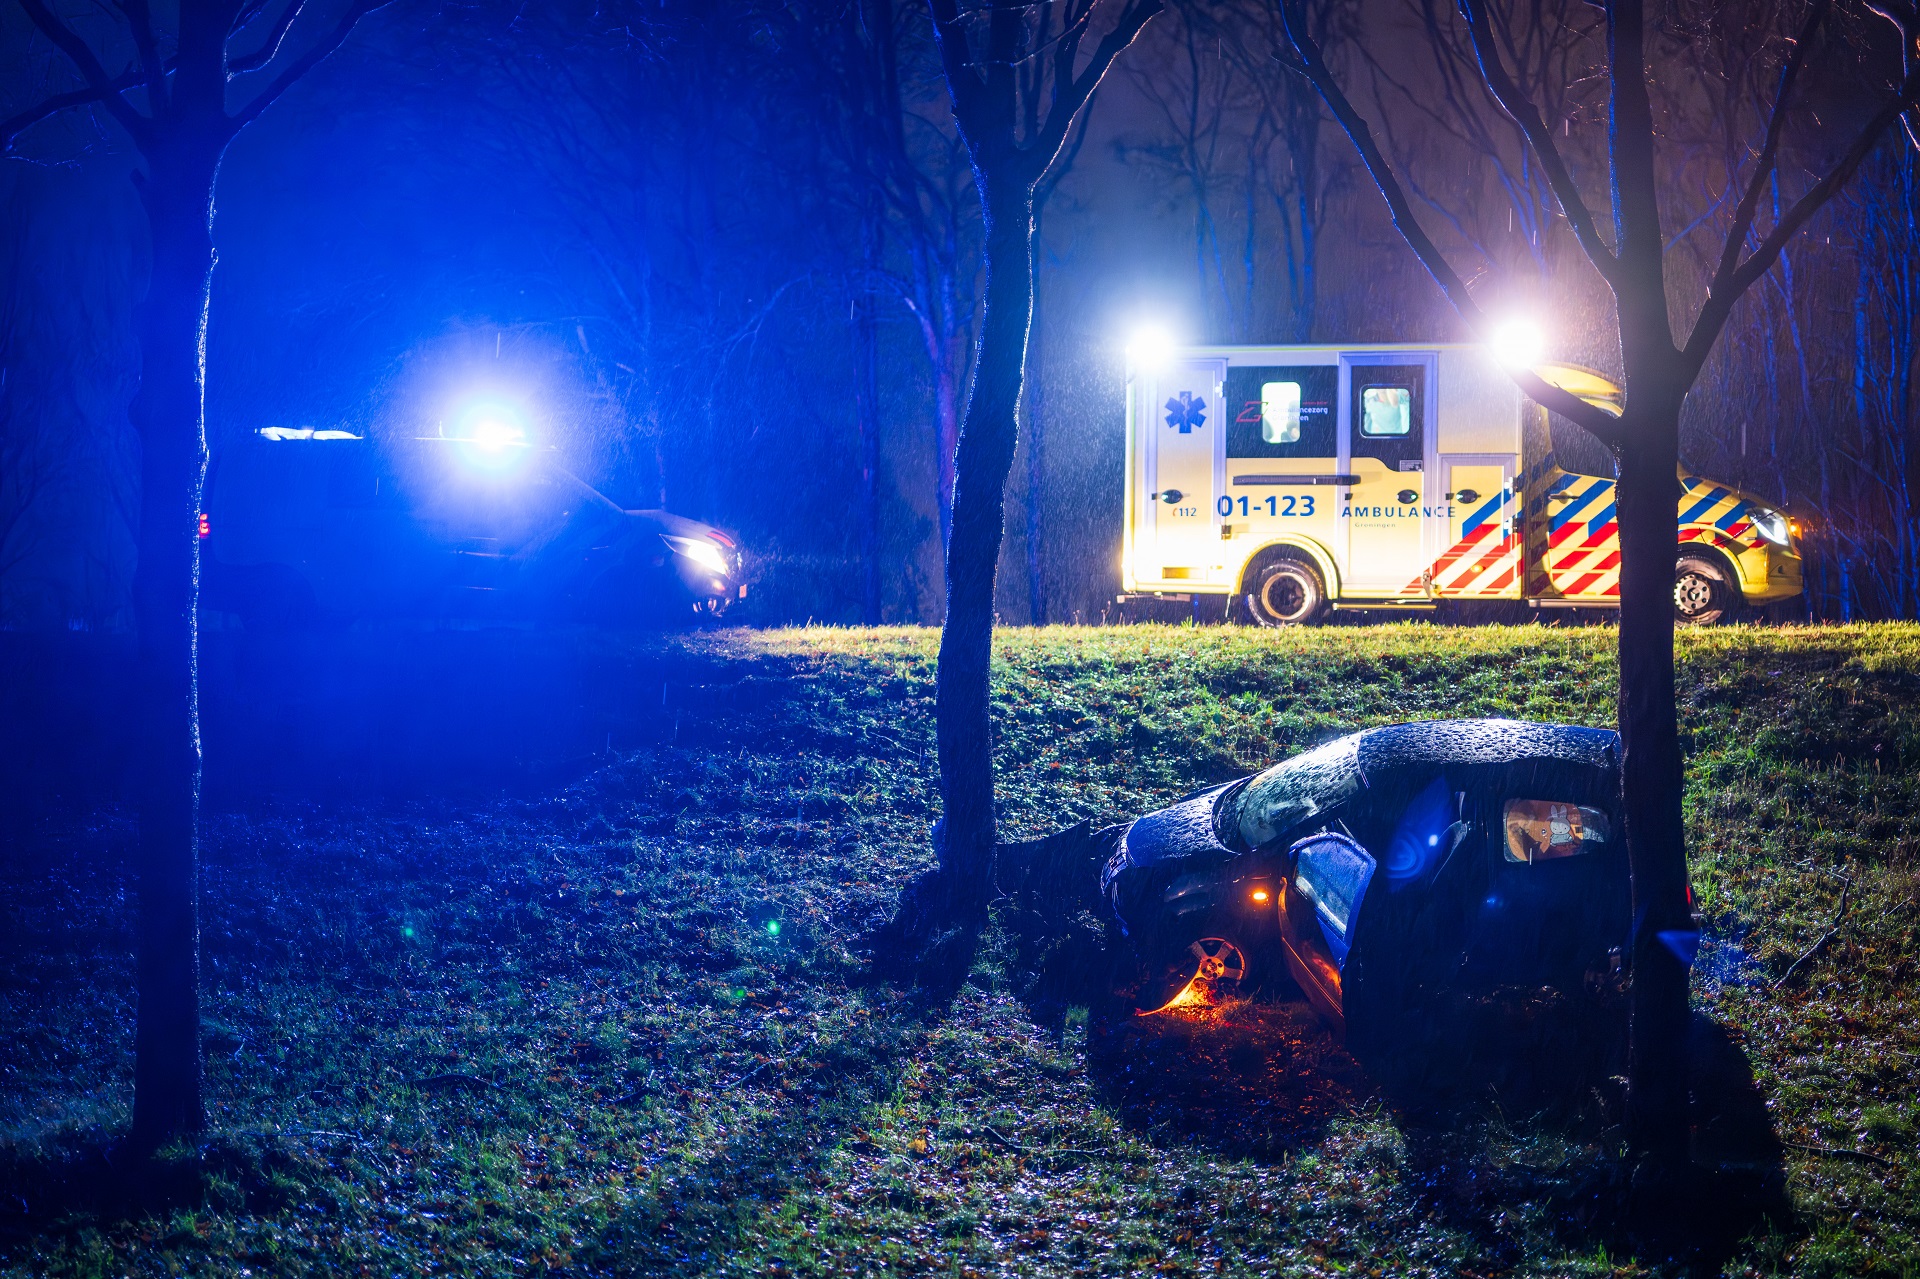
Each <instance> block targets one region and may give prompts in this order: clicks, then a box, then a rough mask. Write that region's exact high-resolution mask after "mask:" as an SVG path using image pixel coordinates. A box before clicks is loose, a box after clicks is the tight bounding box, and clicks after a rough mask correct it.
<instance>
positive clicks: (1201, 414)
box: [1167, 391, 1207, 435]
mask: <svg viewBox="0 0 1920 1279" xmlns="http://www.w3.org/2000/svg"><path fill="white" fill-rule="evenodd" d="M1206 424H1207V402H1206V400H1204V399H1202V398H1201V397H1200V396H1197V395H1195V394H1194V393H1193V392H1192V391H1182V392H1180V394H1178V395H1176V396H1174V397H1173V398H1172V399H1170V400H1168V401H1167V425H1168V426H1176V427H1179V428H1180V434H1182V435H1191V434H1193V429H1194V428H1195V427H1196V426H1205V425H1206Z"/></svg>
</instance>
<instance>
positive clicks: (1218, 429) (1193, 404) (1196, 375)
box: [1138, 359, 1227, 583]
mask: <svg viewBox="0 0 1920 1279" xmlns="http://www.w3.org/2000/svg"><path fill="white" fill-rule="evenodd" d="M1226 373H1227V362H1226V360H1224V359H1197V360H1185V361H1181V362H1179V363H1176V364H1172V365H1170V366H1168V367H1167V368H1166V369H1164V370H1162V371H1161V372H1159V373H1157V374H1156V375H1155V376H1154V393H1153V396H1152V398H1151V399H1150V400H1148V403H1149V404H1150V405H1152V406H1154V407H1153V408H1152V410H1151V417H1150V418H1149V421H1150V422H1151V423H1152V427H1151V435H1150V438H1151V439H1152V441H1153V445H1152V466H1151V470H1150V475H1151V476H1152V478H1151V480H1150V481H1149V482H1150V484H1151V485H1152V489H1151V491H1150V492H1149V494H1148V498H1147V501H1146V503H1145V504H1144V505H1145V511H1146V521H1145V522H1146V524H1147V526H1148V529H1149V532H1150V536H1151V537H1152V538H1153V545H1154V548H1155V551H1156V552H1157V555H1156V556H1154V557H1153V558H1151V559H1148V560H1143V561H1141V563H1140V568H1139V570H1138V571H1139V574H1140V576H1141V577H1143V578H1150V577H1155V576H1157V578H1158V580H1160V581H1163V582H1168V583H1179V582H1189V581H1190V582H1195V583H1200V582H1204V581H1205V580H1206V578H1207V573H1208V570H1209V568H1210V566H1211V565H1212V564H1213V563H1214V562H1216V561H1218V560H1219V559H1220V549H1219V548H1220V515H1219V512H1218V511H1217V510H1216V509H1215V501H1216V499H1217V497H1218V496H1219V483H1220V474H1221V466H1222V464H1223V461H1224V459H1225V456H1226V453H1225V449H1224V447H1223V439H1222V436H1223V432H1224V431H1225V429H1226V417H1227V414H1226V412H1225V411H1224V409H1225V406H1224V405H1223V404H1222V403H1221V398H1222V390H1223V385H1224V383H1225V380H1226Z"/></svg>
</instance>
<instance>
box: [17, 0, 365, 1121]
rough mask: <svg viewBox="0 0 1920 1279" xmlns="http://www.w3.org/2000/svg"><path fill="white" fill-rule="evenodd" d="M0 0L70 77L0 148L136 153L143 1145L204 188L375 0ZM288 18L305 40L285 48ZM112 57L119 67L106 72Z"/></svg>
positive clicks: (193, 431) (192, 853)
mask: <svg viewBox="0 0 1920 1279" xmlns="http://www.w3.org/2000/svg"><path fill="white" fill-rule="evenodd" d="M18 3H19V5H20V9H21V11H22V12H24V13H25V14H26V16H27V17H28V19H30V20H31V21H32V23H33V25H34V26H35V27H36V28H37V29H38V30H39V31H40V32H41V34H42V35H44V36H45V37H46V39H47V40H48V41H49V42H50V43H51V44H52V45H53V46H54V48H56V49H57V50H59V52H60V54H61V55H63V56H64V57H65V59H66V60H67V61H68V62H69V63H71V65H72V68H73V70H74V71H75V72H77V73H78V75H79V77H80V79H81V81H82V84H81V85H80V87H77V88H74V89H71V90H68V91H66V92H62V93H58V94H55V95H53V96H51V97H48V98H46V99H44V100H43V101H41V102H39V103H37V104H35V105H33V106H30V107H27V108H25V109H24V110H22V111H20V112H18V113H17V114H15V115H14V116H12V117H11V118H9V119H7V120H6V121H5V122H4V123H0V145H9V146H10V145H11V144H12V142H13V139H15V138H16V137H18V136H19V134H20V133H21V132H22V131H23V130H25V129H26V128H29V127H31V126H32V125H34V124H37V123H39V122H40V121H42V120H45V119H48V118H50V117H51V116H52V115H54V114H56V113H57V112H59V111H61V110H64V109H67V108H70V107H81V106H98V107H100V108H102V109H104V110H105V111H106V113H107V114H108V115H109V116H110V117H111V118H112V119H113V120H114V122H115V123H117V124H118V125H119V126H120V127H121V129H123V130H124V131H125V132H126V135H127V137H128V138H129V139H131V140H132V142H133V145H134V148H135V150H136V151H137V152H138V154H139V156H140V160H141V169H140V172H139V173H138V175H137V179H136V180H137V182H138V184H139V189H140V197H141V201H142V203H143V204H144V206H145V209H146V215H147V228H148V231H149V235H150V257H151V267H150V274H149V279H148V284H147V295H146V298H145V300H144V301H142V302H141V303H140V304H139V306H138V308H137V310H136V314H135V320H134V324H135V329H136V332H137V334H138V338H139V343H140V389H139V391H138V393H137V394H136V395H135V396H134V399H133V403H132V405H131V407H130V410H129V413H130V416H131V418H132V420H133V425H134V428H135V430H136V431H137V432H138V434H139V437H140V446H141V459H140V515H139V524H138V532H137V538H136V541H137V545H138V555H139V562H138V566H137V567H136V569H135V573H134V582H133V607H134V618H135V625H136V628H137V631H138V641H139V642H138V653H139V655H138V659H137V660H138V681H139V685H138V686H139V688H140V697H141V705H140V707H139V708H138V718H139V740H140V751H139V758H140V760H141V778H140V782H139V816H140V836H139V845H138V854H137V857H136V863H135V864H136V867H137V874H138V882H139V924H138V937H139V955H138V960H137V965H138V977H139V988H140V1009H139V1017H138V1023H137V1025H136V1028H135V1032H134V1044H135V1060H134V1104H133V1131H132V1134H131V1141H132V1144H133V1145H134V1146H135V1147H136V1148H144V1149H152V1148H155V1147H157V1146H159V1145H162V1144H164V1143H165V1142H167V1141H169V1140H171V1139H173V1138H175V1137H179V1136H183V1135H187V1134H191V1133H194V1132H197V1131H199V1129H200V1127H201V1125H202V1122H203V1108H202V1102H201V1061H200V996H199V980H200V921H199V884H198V880H199V870H198V859H199V829H198V827H199V807H200V721H199V694H198V671H197V666H196V661H197V653H198V635H197V620H196V613H197V608H198V595H199V577H200V554H199V540H198V538H197V537H196V535H195V533H196V524H197V521H198V515H199V511H200V497H201V485H202V483H203V481H204V479H205V475H206V461H207V453H206V430H205V417H204V389H205V388H204V381H203V377H204V372H205V367H204V362H203V354H204V351H205V342H206V325H207V298H208V290H209V287H210V284H211V281H212V277H213V264H214V248H213V231H212V220H213V192H214V183H215V180H216V179H217V177H218V175H219V172H220V161H221V158H222V157H223V156H224V155H225V154H226V150H227V147H228V145H229V144H230V143H231V142H232V141H233V139H234V137H235V136H236V135H238V134H239V132H240V130H242V129H244V128H245V127H246V126H247V125H248V124H250V123H252V122H253V121H254V120H256V119H258V118H259V116H260V113H261V112H262V111H265V110H266V109H267V107H268V106H270V105H272V103H273V102H274V100H275V99H277V98H278V97H280V95H281V94H283V93H285V92H286V91H287V89H289V88H290V87H292V85H293V84H294V83H295V82H296V81H298V80H299V79H300V78H301V77H302V76H304V75H305V74H306V73H307V72H308V71H311V70H312V69H313V68H314V67H315V66H317V65H318V64H319V63H320V61H321V60H322V59H323V58H325V57H326V56H327V55H328V54H329V53H331V52H332V51H333V50H334V49H336V48H338V47H339V45H340V43H341V42H342V41H343V40H345V39H346V37H347V35H348V33H349V32H350V31H352V30H353V27H354V25H355V24H356V23H357V22H358V21H359V20H360V19H361V18H362V17H363V16H365V15H366V14H367V13H369V12H370V11H372V10H373V9H376V8H378V7H380V5H381V4H383V3H385V0H352V2H351V3H349V4H347V5H346V6H345V7H344V8H336V9H335V10H334V11H333V13H332V14H331V15H330V16H328V17H318V16H317V20H310V21H308V22H306V23H302V22H301V21H300V20H301V18H302V16H303V15H305V14H306V13H307V10H308V6H307V4H306V3H305V0H284V3H281V4H277V5H276V4H273V3H270V2H269V0H180V3H179V5H178V7H177V10H176V11H175V13H174V15H173V16H174V23H173V26H172V28H171V29H168V28H167V26H166V25H165V24H164V23H163V22H162V21H160V20H157V19H156V16H155V14H154V13H153V12H152V9H151V7H150V6H149V4H148V3H147V0H119V3H116V4H115V5H114V6H113V8H112V10H111V12H112V13H113V14H116V15H117V21H116V22H115V24H114V28H113V30H112V32H111V34H110V36H108V37H107V38H105V39H104V40H103V41H102V42H101V47H100V48H99V49H96V48H95V47H94V44H93V43H91V42H90V41H89V40H88V39H86V38H84V37H83V36H82V34H81V31H82V30H83V29H85V28H83V27H82V26H81V25H79V24H80V23H83V22H89V21H91V20H92V19H93V18H94V17H95V16H96V15H98V14H101V13H105V12H107V11H105V10H99V9H95V8H93V7H92V6H76V9H83V10H84V12H79V13H76V14H74V15H63V14H59V13H55V12H54V10H53V9H52V8H51V7H50V6H49V5H48V3H47V2H46V0H18ZM316 8H318V6H316ZM296 25H298V26H300V27H301V28H302V35H303V36H305V37H306V38H305V39H303V40H292V39H290V37H291V36H292V34H293V30H294V28H295V26H296ZM308 28H312V30H311V31H308V30H307V29H308ZM296 49H297V50H298V51H297V52H295V51H294V50H296ZM122 59H124V60H126V61H127V63H128V66H127V68H126V69H125V70H122V71H120V72H118V73H115V72H110V71H109V70H108V69H107V63H108V62H109V61H119V60H122ZM250 89H251V92H249V90H250Z"/></svg>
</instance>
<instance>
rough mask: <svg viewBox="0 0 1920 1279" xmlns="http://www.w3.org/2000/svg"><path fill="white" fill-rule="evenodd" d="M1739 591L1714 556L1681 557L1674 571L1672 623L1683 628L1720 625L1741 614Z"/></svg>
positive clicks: (1695, 554)
mask: <svg viewBox="0 0 1920 1279" xmlns="http://www.w3.org/2000/svg"><path fill="white" fill-rule="evenodd" d="M1740 604H1741V600H1740V590H1739V588H1738V587H1736V586H1735V585H1734V584H1733V581H1732V575H1731V574H1730V573H1729V571H1728V569H1727V566H1726V564H1725V563H1724V562H1722V561H1721V560H1720V558H1719V557H1718V556H1715V555H1701V554H1699V553H1691V554H1686V555H1682V556H1681V557H1680V562H1679V564H1677V565H1676V566H1675V567H1674V570H1673V620H1674V621H1676V622H1678V623H1679V624H1680V625H1682V626H1717V625H1719V624H1720V623H1721V622H1729V621H1732V620H1733V619H1734V617H1735V616H1736V615H1737V614H1738V613H1739V611H1740Z"/></svg>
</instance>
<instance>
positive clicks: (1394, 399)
mask: <svg viewBox="0 0 1920 1279" xmlns="http://www.w3.org/2000/svg"><path fill="white" fill-rule="evenodd" d="M1412 433H1413V388H1412V387H1406V386H1369V387H1366V388H1365V389H1363V390H1362V391H1361V392H1360V434H1362V435H1367V436H1372V437H1374V438H1376V439H1378V438H1381V437H1391V436H1396V435H1411V434H1412Z"/></svg>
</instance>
